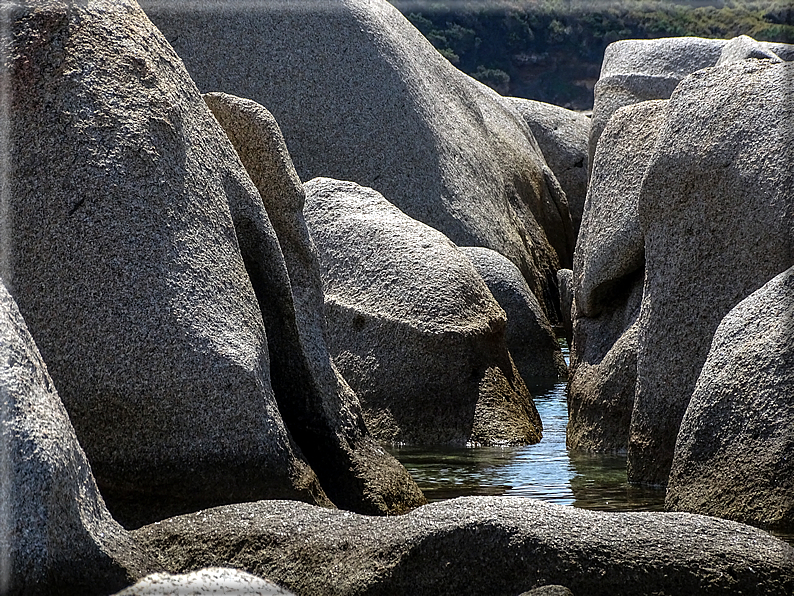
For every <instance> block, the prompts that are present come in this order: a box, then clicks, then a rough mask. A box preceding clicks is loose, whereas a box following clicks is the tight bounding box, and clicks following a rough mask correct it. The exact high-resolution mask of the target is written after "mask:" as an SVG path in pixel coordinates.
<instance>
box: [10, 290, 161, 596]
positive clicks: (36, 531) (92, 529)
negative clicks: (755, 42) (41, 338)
mask: <svg viewBox="0 0 794 596" xmlns="http://www.w3.org/2000/svg"><path fill="white" fill-rule="evenodd" d="M159 569H160V566H159V565H158V564H157V563H156V562H155V561H154V560H153V559H152V558H151V557H150V556H149V555H148V553H146V552H145V551H144V550H143V549H142V548H141V547H140V546H139V545H138V544H136V543H135V541H134V540H133V539H132V538H131V537H130V535H129V534H128V533H127V532H126V530H124V528H122V527H121V526H120V525H119V524H118V523H117V522H116V521H115V520H114V519H113V518H112V517H111V516H110V513H109V512H108V510H107V508H106V507H105V503H104V501H103V500H102V495H100V494H99V490H98V489H97V486H96V483H95V482H94V477H93V476H92V475H91V466H90V465H89V463H88V460H87V459H86V457H85V453H83V450H82V449H81V448H80V444H79V443H78V442H77V436H76V435H75V433H74V429H73V428H72V425H71V423H70V422H69V417H68V415H67V414H66V410H65V409H64V407H63V404H62V403H61V400H60V398H59V397H58V393H57V391H56V389H55V387H54V385H53V383H52V379H51V378H50V375H49V374H48V373H47V367H46V365H45V364H44V362H43V361H42V359H41V355H40V354H39V351H38V349H37V348H36V344H35V343H34V342H33V338H32V337H31V336H30V333H29V332H28V330H27V327H26V326H25V322H24V321H23V320H22V316H21V315H20V314H19V310H18V309H17V306H16V304H15V303H14V300H13V299H12V298H11V296H10V295H9V294H8V292H7V291H6V288H5V286H4V285H3V284H2V282H0V593H2V594H3V595H4V596H16V595H20V596H22V595H25V596H32V595H38V594H42V595H43V594H56V593H57V594H107V593H109V592H111V591H114V590H118V589H119V588H122V587H124V586H126V585H128V584H129V583H131V582H133V581H135V580H137V579H138V578H140V577H142V576H144V575H146V574H147V573H151V572H153V571H156V570H159Z"/></svg>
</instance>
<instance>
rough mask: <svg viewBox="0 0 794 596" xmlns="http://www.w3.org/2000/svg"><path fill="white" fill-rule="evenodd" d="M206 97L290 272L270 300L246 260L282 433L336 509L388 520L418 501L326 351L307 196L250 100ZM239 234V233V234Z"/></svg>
mask: <svg viewBox="0 0 794 596" xmlns="http://www.w3.org/2000/svg"><path fill="white" fill-rule="evenodd" d="M204 99H205V101H206V102H207V105H209V107H210V109H211V110H212V113H213V114H214V115H215V117H216V118H217V120H218V122H219V123H220V124H221V126H223V128H224V130H225V131H226V134H227V135H228V137H229V139H230V140H231V141H232V144H233V145H234V147H235V150H236V151H237V154H238V155H239V156H240V159H241V160H242V162H243V165H244V166H245V167H246V169H247V171H248V172H249V174H250V176H251V179H252V181H253V182H254V184H255V185H256V187H257V189H258V190H259V195H260V197H261V199H262V203H263V204H264V207H265V209H266V211H267V216H268V217H269V219H270V221H271V222H272V224H273V228H274V229H275V231H276V235H277V237H278V240H279V245H280V246H281V250H282V252H283V254H284V261H285V263H286V266H287V271H288V272H289V289H290V290H291V292H287V293H282V294H274V293H273V292H272V291H268V290H269V282H268V279H267V263H266V262H263V261H264V260H266V259H267V258H268V257H269V255H259V256H261V257H263V258H260V259H256V258H254V255H251V257H249V258H248V259H246V267H247V269H248V273H249V275H250V276H251V279H252V282H253V285H254V290H255V291H256V292H257V295H258V298H259V302H260V305H262V307H263V314H264V317H265V327H266V329H267V336H268V347H269V348H270V357H271V364H270V376H271V381H272V384H273V389H274V391H275V395H276V400H277V401H278V406H279V411H280V413H281V415H282V416H283V418H284V420H285V422H286V424H287V427H288V428H289V429H290V431H291V433H292V436H293V437H294V438H295V440H296V441H297V442H298V444H299V445H300V446H301V450H302V451H303V453H304V454H305V455H306V457H307V459H308V460H309V463H310V464H311V466H312V469H313V470H314V471H315V472H316V473H317V475H318V477H319V478H320V482H321V483H322V486H323V488H324V489H325V491H326V493H327V494H328V495H329V497H330V498H331V500H332V501H333V502H334V503H335V504H336V505H337V506H339V507H344V508H346V509H353V510H355V511H358V512H360V513H372V514H374V513H381V514H384V513H404V512H405V511H408V510H409V509H411V508H412V507H416V506H418V505H421V504H423V503H424V502H425V499H424V497H423V496H422V493H421V491H420V490H419V488H418V487H417V486H416V483H415V482H414V481H413V480H412V479H411V477H410V475H409V474H408V471H407V470H406V469H405V468H404V467H403V466H402V465H401V464H400V463H399V462H397V460H395V459H394V458H393V457H392V456H391V455H389V454H388V453H386V451H384V450H383V449H381V448H380V447H379V446H378V445H377V444H376V443H375V441H374V440H373V438H372V437H371V436H370V435H369V433H368V432H367V429H366V426H365V424H364V419H363V417H362V412H361V406H360V405H359V402H358V398H357V397H356V395H355V393H354V392H353V391H352V390H351V389H350V386H349V385H348V384H347V382H346V381H345V380H344V378H342V376H341V375H340V374H339V372H338V371H337V370H336V367H335V366H334V363H333V360H332V359H331V356H330V354H329V352H328V348H327V345H326V336H327V329H326V323H325V317H324V314H323V288H322V280H321V278H320V264H319V260H318V258H317V251H316V250H315V247H314V244H313V242H312V240H311V238H310V236H309V230H308V228H307V227H306V221H305V219H304V217H303V205H304V199H305V195H304V191H303V186H302V184H301V181H300V179H299V178H298V175H297V174H296V173H295V168H294V167H293V165H292V160H291V159H290V156H289V153H288V152H287V148H286V145H285V144H284V138H283V136H282V135H281V131H280V129H279V126H278V124H277V123H276V121H275V119H274V118H273V116H272V115H271V114H270V112H268V111H267V110H266V109H265V108H264V107H262V106H260V105H259V104H257V103H256V102H254V101H251V100H248V99H242V98H239V97H235V96H232V95H228V94H225V93H210V94H207V95H206V96H205V98H204ZM260 219H264V220H266V219H267V218H260ZM244 235H247V234H246V231H245V230H241V229H238V237H239V236H244Z"/></svg>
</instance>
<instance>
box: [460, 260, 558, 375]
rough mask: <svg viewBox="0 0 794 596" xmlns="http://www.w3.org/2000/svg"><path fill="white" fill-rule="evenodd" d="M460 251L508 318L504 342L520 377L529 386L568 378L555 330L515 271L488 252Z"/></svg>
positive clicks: (510, 264) (513, 267)
mask: <svg viewBox="0 0 794 596" xmlns="http://www.w3.org/2000/svg"><path fill="white" fill-rule="evenodd" d="M459 250H460V252H462V253H463V254H464V255H466V256H467V257H468V258H469V260H470V261H471V262H472V265H474V268H475V269H476V270H477V273H479V274H480V276H481V277H482V279H483V281H484V282H485V285H487V286H488V289H489V290H490V291H491V294H493V297H494V298H495V299H496V301H497V302H498V303H499V306H501V307H502V308H503V309H504V311H505V314H506V315H507V327H506V330H505V341H506V343H507V349H508V350H510V355H511V356H512V357H513V361H514V362H515V365H516V368H517V369H518V372H519V374H520V375H521V377H522V378H523V379H524V380H525V381H527V382H530V379H537V378H545V379H549V378H553V379H556V378H558V377H565V376H567V375H568V366H567V365H566V364H565V358H564V357H563V355H562V350H561V349H560V344H559V343H558V342H557V337H556V336H555V334H554V330H553V329H552V328H551V325H550V324H549V321H548V319H547V318H546V315H545V314H543V309H541V308H540V304H538V299H537V298H535V295H534V294H533V293H532V291H531V290H530V289H529V286H528V285H527V282H526V281H524V278H523V277H522V276H521V272H520V271H519V270H518V267H516V266H515V265H513V263H511V262H510V261H509V260H508V259H507V258H506V257H503V256H502V255H500V254H499V253H498V252H495V251H493V250H491V249H490V248H482V247H478V246H461V247H460V249H459Z"/></svg>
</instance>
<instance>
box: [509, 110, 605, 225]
mask: <svg viewBox="0 0 794 596" xmlns="http://www.w3.org/2000/svg"><path fill="white" fill-rule="evenodd" d="M506 99H507V100H508V101H509V102H510V103H511V104H512V106H513V108H514V109H515V110H516V111H517V112H518V113H519V114H521V117H522V118H523V119H524V122H526V123H527V126H529V128H530V130H531V131H532V134H533V136H534V137H535V140H536V141H537V142H538V145H539V146H540V150H541V151H542V152H543V157H544V158H545V159H546V163H547V164H548V165H549V167H550V168H551V171H552V172H554V176H555V177H556V178H557V180H558V181H559V183H560V186H562V189H563V190H564V191H565V196H566V198H567V199H568V211H569V212H570V214H571V223H572V225H573V232H574V235H577V234H579V227H580V226H581V223H582V212H583V211H584V200H585V197H586V196H587V172H588V171H589V167H588V150H587V148H588V142H589V138H590V116H588V115H587V114H583V113H581V112H574V111H573V110H567V109H565V108H561V107H559V106H555V105H552V104H549V103H543V102H541V101H533V100H531V99H521V98H518V97H508V98H506Z"/></svg>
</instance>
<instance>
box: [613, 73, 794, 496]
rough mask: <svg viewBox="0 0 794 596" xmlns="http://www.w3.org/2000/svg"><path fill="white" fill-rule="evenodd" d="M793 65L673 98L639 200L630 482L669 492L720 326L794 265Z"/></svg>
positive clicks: (734, 76) (711, 76) (692, 84)
mask: <svg viewBox="0 0 794 596" xmlns="http://www.w3.org/2000/svg"><path fill="white" fill-rule="evenodd" d="M792 77H794V64H792V63H790V62H784V63H773V62H770V61H768V60H744V61H740V62H733V63H730V64H726V65H724V66H721V67H715V68H709V69H704V70H701V71H699V72H697V73H694V74H692V75H690V76H689V77H687V78H686V79H685V80H684V81H682V82H681V83H680V84H679V86H678V87H677V89H676V91H675V93H674V94H673V96H672V97H671V99H670V102H669V105H668V111H667V118H666V120H665V123H664V125H663V127H662V130H661V132H660V133H659V138H658V140H657V143H656V145H655V150H654V153H653V156H652V158H651V161H650V164H649V166H648V169H647V171H646V173H645V176H644V178H643V182H642V188H641V190H640V196H639V203H638V212H639V217H640V225H641V228H642V233H643V236H644V238H645V286H644V294H643V303H642V312H641V314H640V322H639V324H640V340H639V351H638V361H637V388H636V395H635V405H634V411H633V414H632V421H631V430H630V437H629V450H628V457H629V459H628V470H629V478H630V480H632V481H635V482H647V483H654V484H665V483H666V482H667V477H668V474H669V472H670V465H671V462H672V459H673V449H674V446H675V441H676V436H677V435H678V430H679V426H680V423H681V419H682V418H683V416H684V412H685V411H686V409H687V405H688V403H689V399H690V396H691V395H692V392H693V390H694V389H695V383H696V381H697V379H698V376H699V375H700V371H701V368H702V366H703V363H704V362H705V360H706V356H707V354H708V351H709V347H710V345H711V341H712V337H713V335H714V332H715V330H716V329H717V326H718V325H719V323H720V321H721V320H722V319H723V317H724V316H725V315H726V314H727V313H728V312H729V311H730V310H731V309H732V308H733V307H734V306H736V304H738V303H739V302H740V301H741V300H742V299H744V298H745V297H747V296H749V295H750V294H752V293H753V292H754V291H755V290H757V289H758V288H760V287H761V286H762V285H764V284H765V283H766V282H767V281H769V280H770V279H772V278H773V277H775V276H776V275H778V274H779V273H781V272H782V271H785V270H786V269H788V268H789V267H790V266H791V263H792V262H794V243H792V237H793V235H792V230H794V171H792V169H791V164H792V163H794V143H792V142H791V135H790V134H788V132H787V131H790V129H788V128H786V126H785V124H784V123H787V122H792V121H794V104H792V102H791V94H790V92H791V80H792Z"/></svg>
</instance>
